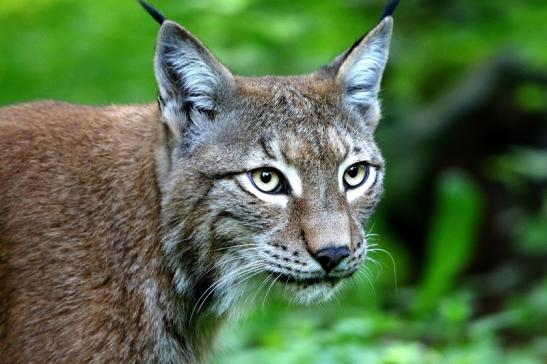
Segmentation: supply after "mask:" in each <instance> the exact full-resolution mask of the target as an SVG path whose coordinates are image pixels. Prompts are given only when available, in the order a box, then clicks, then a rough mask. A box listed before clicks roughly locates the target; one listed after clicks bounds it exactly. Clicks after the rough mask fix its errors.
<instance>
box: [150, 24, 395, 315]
mask: <svg viewBox="0 0 547 364" xmlns="http://www.w3.org/2000/svg"><path fill="white" fill-rule="evenodd" d="M391 28H392V19H391V18H390V17H386V18H384V19H383V20H382V21H381V22H380V23H379V24H378V25H377V26H376V27H375V28H374V29H373V30H372V31H371V32H369V33H368V34H367V35H366V36H365V37H364V38H362V39H361V40H360V41H359V42H358V43H356V44H355V45H354V46H353V47H352V48H350V49H349V50H347V51H346V52H345V53H343V54H342V55H340V56H339V57H337V58H336V59H335V60H334V61H333V62H332V63H331V64H330V65H328V66H326V67H324V68H322V69H321V70H319V71H317V72H315V73H313V74H310V75H305V76H297V77H263V78H244V77H236V76H233V75H231V74H230V73H229V72H228V71H227V70H226V68H224V67H223V66H222V65H221V64H220V63H219V62H218V61H217V60H216V58H214V56H212V54H211V53H210V52H209V51H207V50H206V48H205V47H204V46H203V45H202V44H201V43H200V42H199V41H198V40H197V39H196V38H194V37H193V36H192V35H190V33H188V32H187V31H186V30H185V29H183V28H182V27H180V26H179V25H177V24H175V23H172V22H165V23H164V24H163V25H162V28H161V31H160V36H159V40H158V45H157V49H156V58H155V69H156V78H157V81H158V85H159V98H158V99H159V104H160V108H161V110H162V116H163V121H164V122H165V125H166V126H167V127H166V146H165V149H164V150H163V151H162V152H161V153H159V154H158V155H163V157H162V158H163V161H164V162H163V165H164V166H165V168H163V170H161V171H160V173H159V174H160V177H161V178H160V188H161V191H162V195H163V202H162V204H163V205H162V218H163V226H164V238H163V248H164V251H165V253H166V257H167V261H168V264H169V267H170V269H171V270H172V274H173V284H174V286H175V288H176V290H177V291H178V292H179V293H180V294H182V295H185V296H187V297H195V301H194V302H195V307H194V308H193V311H201V310H203V309H205V308H209V309H212V310H213V311H215V312H217V313H224V312H226V311H228V310H229V308H230V307H231V306H233V304H234V302H235V301H234V300H235V299H237V298H244V299H252V298H259V299H262V298H263V297H264V295H267V292H268V291H270V289H271V288H272V287H273V286H274V285H278V286H280V287H282V288H283V290H284V291H285V292H286V293H287V294H288V295H289V297H290V298H291V299H293V300H295V301H298V302H304V303H308V302H312V301H316V300H322V299H326V298H328V297H330V296H331V295H332V293H333V291H334V289H335V288H336V287H337V286H338V285H339V283H340V282H342V281H344V280H345V279H347V278H348V277H350V276H352V274H353V273H354V272H355V271H356V270H358V269H359V267H360V265H361V263H362V262H363V260H364V259H365V256H366V253H367V242H366V239H365V236H364V230H363V224H364V223H365V222H366V220H367V218H368V217H369V216H370V214H371V212H372V210H373V209H374V207H375V205H376V204H377V202H378V200H379V198H380V195H381V192H382V181H383V175H384V161H383V159H382V156H381V154H380V151H379V149H378V147H377V145H376V144H375V142H374V140H373V132H374V129H375V128H376V125H377V123H378V121H379V118H380V107H379V101H378V97H377V95H378V90H379V86H380V80H381V75H382V73H383V70H384V67H385V63H386V61H387V54H388V47H389V39H390V35H391ZM162 153H163V154H162Z"/></svg>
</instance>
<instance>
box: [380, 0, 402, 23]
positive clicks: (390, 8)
mask: <svg viewBox="0 0 547 364" xmlns="http://www.w3.org/2000/svg"><path fill="white" fill-rule="evenodd" d="M397 5H399V0H390V1H389V3H387V5H386V7H385V8H384V11H383V12H382V16H381V17H380V20H382V19H384V18H385V17H386V16H391V15H393V12H394V11H395V8H396V7H397Z"/></svg>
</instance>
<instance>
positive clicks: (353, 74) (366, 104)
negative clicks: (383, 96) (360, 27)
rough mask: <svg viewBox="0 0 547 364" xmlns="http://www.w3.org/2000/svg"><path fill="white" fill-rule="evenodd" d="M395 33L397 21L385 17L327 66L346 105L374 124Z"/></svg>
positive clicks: (377, 115) (376, 118)
mask: <svg viewBox="0 0 547 364" xmlns="http://www.w3.org/2000/svg"><path fill="white" fill-rule="evenodd" d="M392 29H393V19H392V18H391V16H387V17H384V18H383V19H382V20H381V21H380V23H379V24H378V25H376V27H374V28H373V29H372V30H371V31H370V32H368V33H367V34H366V35H365V36H364V37H363V38H361V39H360V40H358V41H357V42H356V43H355V44H354V45H353V46H352V47H351V48H350V49H348V50H347V51H346V52H345V53H343V54H342V55H340V56H338V57H337V58H336V59H335V60H334V61H333V62H332V63H331V64H330V65H329V66H327V70H329V71H330V72H331V73H332V72H333V73H334V75H335V77H336V82H337V83H338V85H339V86H340V89H341V93H342V102H343V103H344V105H345V106H346V107H348V108H349V109H351V110H354V111H356V112H359V113H361V114H364V113H367V116H370V118H368V117H367V119H370V120H376V121H377V120H378V117H379V113H380V102H379V100H378V93H379V91H380V81H381V80H382V74H383V72H384V68H385V66H386V63H387V58H388V54H389V43H390V40H391V32H392ZM371 114H372V115H371ZM374 114H376V115H374ZM373 126H375V125H373Z"/></svg>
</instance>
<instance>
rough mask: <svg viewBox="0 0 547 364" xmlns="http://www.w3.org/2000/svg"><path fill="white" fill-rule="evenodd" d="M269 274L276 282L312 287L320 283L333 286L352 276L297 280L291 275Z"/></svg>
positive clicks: (297, 278)
mask: <svg viewBox="0 0 547 364" xmlns="http://www.w3.org/2000/svg"><path fill="white" fill-rule="evenodd" d="M269 273H272V274H275V275H276V276H277V278H276V280H277V281H278V282H282V283H287V284H294V285H301V286H312V285H316V284H321V283H323V284H324V283H329V284H331V285H335V284H336V283H338V282H340V281H341V280H343V279H345V278H348V277H350V276H351V275H352V274H353V272H352V273H350V274H347V275H344V276H336V277H334V276H328V275H326V276H322V277H312V278H299V277H294V276H292V275H289V274H284V273H281V274H280V273H276V272H269Z"/></svg>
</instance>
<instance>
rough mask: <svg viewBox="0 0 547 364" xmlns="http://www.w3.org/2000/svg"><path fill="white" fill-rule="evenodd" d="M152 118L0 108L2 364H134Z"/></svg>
mask: <svg viewBox="0 0 547 364" xmlns="http://www.w3.org/2000/svg"><path fill="white" fill-rule="evenodd" d="M153 120H156V122H152V121H153ZM157 120H159V113H158V111H157V110H156V108H154V107H152V106H133V107H109V108H104V109H99V108H93V107H87V106H72V105H68V104H63V103H55V102H40V103H33V104H23V105H18V106H12V107H8V108H3V109H0V150H1V151H2V160H1V162H2V163H0V239H1V240H0V281H1V282H2V283H1V285H0V299H1V301H0V345H1V346H0V350H1V351H0V362H2V363H7V362H11V363H29V362H72V363H74V362H88V361H99V362H106V361H113V362H122V361H123V362H127V360H130V359H131V360H135V361H140V360H142V359H144V357H145V356H144V355H145V352H146V350H147V349H148V348H149V347H151V345H152V343H151V342H150V340H151V338H150V337H148V335H146V334H145V333H146V332H148V331H150V329H151V328H150V327H148V326H149V325H150V324H149V322H147V321H146V320H144V319H143V316H142V314H143V313H144V311H145V309H144V299H143V297H142V289H143V285H145V284H146V280H147V279H148V278H149V277H150V276H161V275H162V273H161V272H159V271H158V269H159V268H158V267H157V266H155V265H154V264H152V261H153V258H155V257H157V256H158V251H159V235H158V230H159V194H158V188H157V182H156V178H155V162H154V151H155V148H156V143H157V141H158V136H157V130H156V129H157V127H158V125H159V124H160V123H159V122H158V121H157ZM127 307H131V310H128V309H127ZM120 349H123V350H121V351H120Z"/></svg>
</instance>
